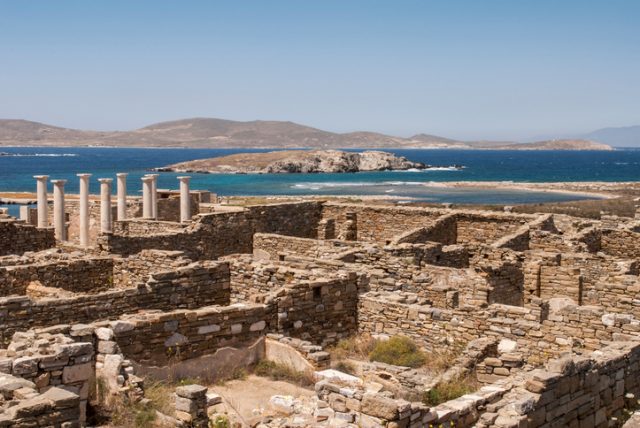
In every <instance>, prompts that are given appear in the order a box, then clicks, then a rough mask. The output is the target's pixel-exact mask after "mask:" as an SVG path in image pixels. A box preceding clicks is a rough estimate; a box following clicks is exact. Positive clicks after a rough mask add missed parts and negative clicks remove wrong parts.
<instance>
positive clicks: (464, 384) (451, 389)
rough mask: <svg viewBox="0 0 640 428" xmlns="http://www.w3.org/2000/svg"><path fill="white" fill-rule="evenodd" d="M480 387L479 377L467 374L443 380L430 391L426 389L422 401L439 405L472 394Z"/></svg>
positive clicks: (428, 404)
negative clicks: (446, 380)
mask: <svg viewBox="0 0 640 428" xmlns="http://www.w3.org/2000/svg"><path fill="white" fill-rule="evenodd" d="M478 387H479V384H478V381H477V379H475V377H473V375H467V376H464V377H459V378H456V379H452V380H450V381H448V382H441V383H438V384H437V385H435V386H434V387H433V388H431V389H430V390H428V391H425V393H424V394H423V397H422V402H423V403H424V404H426V405H427V406H437V405H438V404H441V403H444V402H445V401H449V400H454V399H456V398H458V397H462V396H463V395H465V394H470V393H472V392H474V391H475V390H477V389H478Z"/></svg>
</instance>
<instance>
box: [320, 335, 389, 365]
mask: <svg viewBox="0 0 640 428" xmlns="http://www.w3.org/2000/svg"><path fill="white" fill-rule="evenodd" d="M376 343H378V341H377V340H376V339H374V338H373V337H371V335H369V334H360V335H357V336H352V337H350V338H348V339H342V340H341V341H340V342H338V344H337V345H335V346H333V347H331V348H329V349H328V351H329V353H330V354H331V359H332V360H334V361H341V360H344V359H345V358H354V359H358V360H367V359H369V354H370V353H371V351H373V348H375V346H376Z"/></svg>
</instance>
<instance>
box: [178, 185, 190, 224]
mask: <svg viewBox="0 0 640 428" xmlns="http://www.w3.org/2000/svg"><path fill="white" fill-rule="evenodd" d="M178 180H180V222H182V223H188V222H190V221H191V197H190V196H189V181H190V180H191V177H188V176H185V177H178Z"/></svg>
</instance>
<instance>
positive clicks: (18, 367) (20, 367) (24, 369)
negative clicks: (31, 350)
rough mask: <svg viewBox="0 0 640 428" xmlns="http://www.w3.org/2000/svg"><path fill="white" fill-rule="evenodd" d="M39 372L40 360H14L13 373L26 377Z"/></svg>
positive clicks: (29, 358) (22, 358)
mask: <svg viewBox="0 0 640 428" xmlns="http://www.w3.org/2000/svg"><path fill="white" fill-rule="evenodd" d="M37 371H38V360H37V359H36V358H33V357H19V358H16V359H15V360H13V367H12V373H13V374H15V375H26V374H30V373H36V372H37Z"/></svg>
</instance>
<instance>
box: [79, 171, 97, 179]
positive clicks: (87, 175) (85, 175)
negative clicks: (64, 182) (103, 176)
mask: <svg viewBox="0 0 640 428" xmlns="http://www.w3.org/2000/svg"><path fill="white" fill-rule="evenodd" d="M92 175H93V174H89V173H88V172H83V173H82V174H76V176H77V177H80V178H87V177H91V176H92Z"/></svg>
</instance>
